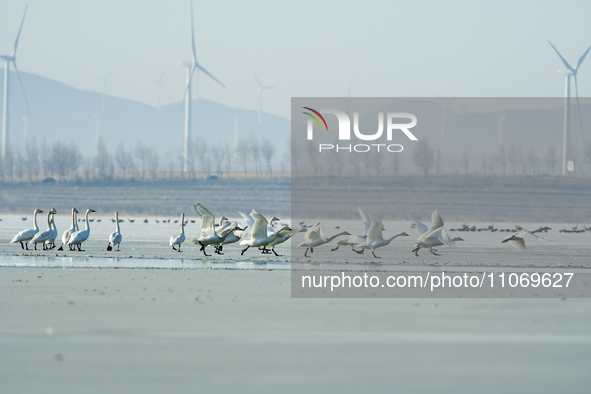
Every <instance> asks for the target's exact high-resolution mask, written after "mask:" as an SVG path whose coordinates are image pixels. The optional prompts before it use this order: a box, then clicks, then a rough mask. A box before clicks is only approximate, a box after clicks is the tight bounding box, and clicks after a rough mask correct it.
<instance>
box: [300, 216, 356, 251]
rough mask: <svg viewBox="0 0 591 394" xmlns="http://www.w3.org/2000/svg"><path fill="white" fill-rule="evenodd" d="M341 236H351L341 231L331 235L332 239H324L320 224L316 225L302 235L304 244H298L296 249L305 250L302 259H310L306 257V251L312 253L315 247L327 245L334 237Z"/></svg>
mask: <svg viewBox="0 0 591 394" xmlns="http://www.w3.org/2000/svg"><path fill="white" fill-rule="evenodd" d="M341 235H351V233H349V232H347V231H342V232H340V233H338V234H335V235H333V236H332V237H329V238H326V237H325V236H324V233H323V232H322V223H317V224H315V225H314V226H312V227H310V228H308V230H307V231H306V234H304V242H302V243H301V244H299V245H298V248H306V251H305V252H304V257H310V256H308V250H310V253H314V248H315V247H316V246H320V245H324V244H325V243H328V242H330V241H332V240H333V239H335V238H336V237H340V236H341Z"/></svg>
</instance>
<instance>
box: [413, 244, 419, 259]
mask: <svg viewBox="0 0 591 394" xmlns="http://www.w3.org/2000/svg"><path fill="white" fill-rule="evenodd" d="M419 249H421V247H420V246H417V247H416V248H414V249H413V250H412V251H413V252H414V253H415V256H417V257H419Z"/></svg>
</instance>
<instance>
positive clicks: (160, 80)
mask: <svg viewBox="0 0 591 394" xmlns="http://www.w3.org/2000/svg"><path fill="white" fill-rule="evenodd" d="M164 74H166V71H164V72H163V73H162V76H161V77H160V79H159V80H158V82H159V83H160V82H162V79H163V78H164Z"/></svg>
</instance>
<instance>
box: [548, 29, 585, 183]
mask: <svg viewBox="0 0 591 394" xmlns="http://www.w3.org/2000/svg"><path fill="white" fill-rule="evenodd" d="M548 43H549V44H550V46H552V48H553V49H554V51H555V52H556V54H557V55H558V57H560V60H562V63H563V64H564V66H565V67H566V70H565V69H560V70H558V73H559V74H560V75H564V77H565V89H564V133H563V136H562V175H566V171H567V163H568V156H569V154H570V113H569V106H570V77H571V76H572V77H573V79H574V82H575V94H576V97H577V109H578V112H579V122H580V125H581V135H583V119H582V117H581V106H580V104H579V88H578V87H577V73H578V71H579V67H580V66H581V63H583V60H585V56H587V53H589V50H591V46H589V48H587V50H586V51H585V53H583V55H582V56H581V57H580V58H579V60H578V61H577V64H576V65H575V67H574V68H573V67H571V65H570V64H568V62H567V61H566V59H565V58H564V57H562V55H561V54H560V52H558V49H556V47H555V46H554V45H552V43H551V42H550V40H548ZM584 138H585V136H584V135H583V139H584Z"/></svg>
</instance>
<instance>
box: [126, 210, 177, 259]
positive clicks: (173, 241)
mask: <svg viewBox="0 0 591 394" xmlns="http://www.w3.org/2000/svg"><path fill="white" fill-rule="evenodd" d="M117 227H119V226H117ZM183 242H185V214H184V213H181V232H180V233H178V234H175V235H171V236H170V242H169V244H170V246H172V249H173V250H176V251H177V252H180V251H181V244H182V243H183ZM174 245H178V246H179V248H178V249H177V248H175V247H174Z"/></svg>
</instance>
